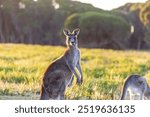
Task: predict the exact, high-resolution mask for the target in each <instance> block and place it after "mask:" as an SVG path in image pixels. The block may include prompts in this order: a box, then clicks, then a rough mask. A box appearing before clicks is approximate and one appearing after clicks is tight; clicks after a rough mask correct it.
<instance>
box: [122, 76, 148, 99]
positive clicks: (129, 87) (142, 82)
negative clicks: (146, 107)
mask: <svg viewBox="0 0 150 117" xmlns="http://www.w3.org/2000/svg"><path fill="white" fill-rule="evenodd" d="M127 91H128V92H129V96H130V100H132V95H133V94H139V99H140V100H143V99H144V97H146V98H147V99H150V87H149V86H148V83H147V81H146V79H145V78H144V77H142V76H140V75H130V76H129V77H128V78H127V79H126V81H125V83H124V86H123V91H122V96H121V100H124V99H125V97H126V94H127Z"/></svg>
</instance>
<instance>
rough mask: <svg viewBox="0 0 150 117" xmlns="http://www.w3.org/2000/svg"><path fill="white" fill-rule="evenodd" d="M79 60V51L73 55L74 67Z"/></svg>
mask: <svg viewBox="0 0 150 117" xmlns="http://www.w3.org/2000/svg"><path fill="white" fill-rule="evenodd" d="M78 60H79V52H78V51H73V54H72V64H73V65H74V66H76V65H77V62H78Z"/></svg>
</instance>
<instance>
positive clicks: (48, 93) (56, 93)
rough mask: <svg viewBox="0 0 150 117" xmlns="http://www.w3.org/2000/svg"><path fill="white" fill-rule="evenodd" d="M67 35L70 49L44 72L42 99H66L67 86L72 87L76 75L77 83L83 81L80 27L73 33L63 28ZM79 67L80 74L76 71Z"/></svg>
mask: <svg viewBox="0 0 150 117" xmlns="http://www.w3.org/2000/svg"><path fill="white" fill-rule="evenodd" d="M63 32H64V35H65V36H66V44H67V47H68V49H67V50H66V51H65V53H64V55H62V56H61V57H60V58H58V59H57V60H55V61H54V62H53V63H52V64H50V66H49V67H48V68H47V70H46V71H45V73H44V76H43V79H42V80H43V82H42V87H41V97H40V99H41V100H48V99H58V100H59V99H60V100H63V99H64V95H65V91H66V87H67V86H68V87H70V86H71V85H72V82H73V78H74V75H75V77H76V78H77V84H81V83H82V81H83V78H82V76H83V75H82V70H81V66H80V51H79V48H78V40H77V36H78V34H79V32H80V29H79V28H77V29H75V30H74V31H73V32H72V33H70V31H69V30H68V29H64V30H63ZM76 68H77V69H78V71H79V73H80V76H79V75H78V73H77V72H76Z"/></svg>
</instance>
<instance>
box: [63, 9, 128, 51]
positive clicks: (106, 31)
mask: <svg viewBox="0 0 150 117" xmlns="http://www.w3.org/2000/svg"><path fill="white" fill-rule="evenodd" d="M64 27H65V28H69V29H71V30H73V29H74V28H77V27H79V28H80V29H81V33H80V36H79V39H80V40H79V45H80V46H82V47H96V48H99V47H100V48H113V49H126V48H127V47H128V38H129V36H130V25H129V23H128V22H127V21H126V20H124V19H123V18H121V17H119V16H116V15H114V14H112V13H108V12H104V11H101V12H85V13H78V14H73V15H71V16H69V17H68V18H67V19H66V21H65V23H64Z"/></svg>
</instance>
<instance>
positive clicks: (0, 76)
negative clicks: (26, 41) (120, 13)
mask: <svg viewBox="0 0 150 117" xmlns="http://www.w3.org/2000/svg"><path fill="white" fill-rule="evenodd" d="M64 51H65V48H64V47H53V46H38V45H34V46H33V45H17V44H0V99H38V98H39V93H40V85H41V77H42V75H43V73H44V71H45V69H46V68H47V67H48V65H49V64H50V63H51V62H52V61H53V60H55V59H56V58H57V57H59V56H60V55H62V54H63V52H64ZM81 65H82V70H83V78H84V83H83V85H82V86H77V85H76V84H75V81H74V84H73V86H72V87H71V88H68V89H67V92H66V99H93V100H94V99H118V98H119V96H120V92H121V88H122V85H123V81H124V79H125V78H126V77H127V76H128V75H130V74H141V75H144V76H146V77H147V80H148V81H150V72H149V70H150V52H148V51H114V50H103V49H81Z"/></svg>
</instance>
